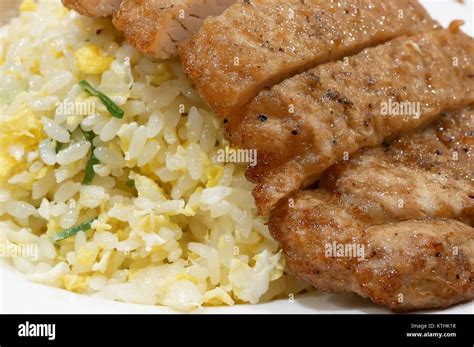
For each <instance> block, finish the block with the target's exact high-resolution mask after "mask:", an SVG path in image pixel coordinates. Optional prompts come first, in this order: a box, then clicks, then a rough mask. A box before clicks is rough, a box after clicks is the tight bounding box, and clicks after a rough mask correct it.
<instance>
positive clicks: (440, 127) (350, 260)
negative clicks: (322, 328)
mask: <svg viewBox="0 0 474 347" xmlns="http://www.w3.org/2000/svg"><path fill="white" fill-rule="evenodd" d="M473 123H474V106H473V107H470V108H467V109H464V110H463V111H461V112H456V113H454V114H450V115H444V116H443V117H442V119H441V120H440V121H439V122H438V123H437V124H435V125H433V126H432V127H430V128H429V129H427V130H425V131H420V132H417V133H415V134H413V135H409V136H406V137H404V138H402V139H400V140H397V141H395V142H393V144H392V145H391V146H390V147H380V148H374V149H370V150H366V151H364V152H363V153H361V154H358V155H357V156H356V157H355V158H353V159H352V160H350V161H349V162H348V163H345V164H337V165H335V166H333V167H332V168H331V169H330V170H329V171H328V172H327V173H326V174H325V175H324V176H323V177H322V179H321V182H320V188H319V189H318V190H315V191H301V192H296V193H294V194H292V195H291V196H290V198H289V199H285V200H283V201H281V202H280V203H279V204H278V206H277V207H276V208H275V209H274V210H273V211H272V213H271V216H270V231H271V233H272V235H273V236H274V237H275V238H276V239H277V240H278V241H279V242H280V244H281V246H282V248H283V250H284V253H285V255H286V259H287V266H288V267H289V269H290V270H291V271H293V272H294V273H295V274H297V275H298V276H300V277H301V278H303V279H305V280H308V281H309V282H311V283H312V284H313V285H314V286H315V287H316V288H319V289H321V290H324V291H331V292H342V291H350V292H355V293H357V294H359V295H361V296H363V297H367V298H370V299H371V300H372V301H374V302H376V303H378V304H382V305H387V306H388V307H390V308H391V309H394V310H401V311H406V310H414V309H427V308H436V307H446V306H449V305H452V304H455V303H458V302H463V301H466V300H471V299H472V298H473V297H474V283H473V279H474V229H473V228H472V227H471V226H472V224H473V223H474V181H473V179H474V177H473V176H472V175H473V172H474V171H473V168H474V159H473V156H474V134H473V132H472V130H473V129H474V127H473ZM447 218H449V219H447ZM459 221H463V222H464V223H461V222H459ZM469 225H471V226H469ZM333 245H336V246H338V245H342V246H343V247H345V246H346V245H349V246H351V245H355V246H354V247H356V246H359V247H362V249H363V253H364V256H363V257H362V258H361V257H360V254H356V255H354V254H352V256H348V257H347V256H342V257H338V256H334V253H332V254H328V249H333V247H332V246H333ZM336 246H334V247H336ZM348 249H352V248H350V247H348Z"/></svg>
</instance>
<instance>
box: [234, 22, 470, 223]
mask: <svg viewBox="0 0 474 347" xmlns="http://www.w3.org/2000/svg"><path fill="white" fill-rule="evenodd" d="M471 102H474V41H473V39H472V38H470V37H468V36H467V35H465V34H463V33H462V32H461V31H459V30H458V25H457V24H454V25H452V26H451V28H450V29H449V30H436V31H433V32H430V33H425V34H420V35H416V36H412V37H401V38H398V39H395V40H393V41H390V42H388V43H386V44H384V45H381V46H378V47H375V48H368V49H366V50H364V51H363V52H361V53H359V54H358V55H355V56H353V57H350V58H347V59H345V60H341V61H338V62H334V63H328V64H324V65H320V66H318V67H316V68H314V69H311V70H308V71H307V72H304V73H302V74H299V75H296V76H294V77H292V78H289V79H287V80H285V81H284V82H282V83H280V84H278V85H276V86H274V87H273V88H271V89H269V90H264V91H262V92H261V93H260V94H259V95H258V96H257V97H256V98H255V99H254V100H253V101H252V102H251V103H250V104H248V105H247V106H246V107H245V108H244V109H243V110H242V113H241V115H240V116H239V119H237V118H232V119H230V121H229V122H228V123H227V126H226V133H227V137H228V138H229V140H230V141H231V142H232V143H233V144H235V145H238V146H240V147H243V148H248V149H256V150H257V153H258V161H257V165H255V166H253V167H249V169H248V171H247V177H248V178H249V179H250V180H251V181H253V182H255V183H257V186H256V187H255V189H254V192H253V194H254V197H255V199H256V202H257V206H258V207H259V211H260V213H262V214H265V213H267V212H268V211H269V210H270V209H271V208H272V206H274V205H275V203H276V202H277V201H278V200H279V199H281V198H283V197H284V196H286V195H287V194H288V193H290V192H291V191H293V190H296V189H298V188H300V187H302V186H303V187H305V186H308V185H310V184H312V183H313V182H314V181H315V180H316V179H317V178H318V176H319V175H320V174H321V173H322V172H323V171H324V170H325V169H327V168H328V167H329V166H331V165H332V164H334V163H335V162H336V161H338V160H342V159H344V158H345V157H347V156H349V155H350V154H352V153H354V152H356V151H357V150H358V149H360V148H363V147H367V146H374V145H379V144H381V143H382V142H383V141H384V140H385V139H387V138H389V137H393V136H398V135H400V134H403V133H405V132H408V131H410V130H413V129H415V128H417V127H419V126H422V125H424V124H427V123H429V122H431V121H433V120H435V119H436V118H437V117H438V115H440V114H441V113H442V112H443V111H444V110H448V109H454V108H460V107H463V106H466V105H468V104H469V103H471Z"/></svg>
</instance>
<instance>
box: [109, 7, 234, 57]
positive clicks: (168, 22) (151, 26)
mask: <svg viewBox="0 0 474 347" xmlns="http://www.w3.org/2000/svg"><path fill="white" fill-rule="evenodd" d="M235 1H236V0H123V2H122V4H121V5H120V9H119V10H118V11H117V12H116V13H115V14H114V17H113V23H114V25H115V26H116V27H117V29H119V30H121V31H123V32H124V35H125V39H126V40H127V41H128V42H129V43H130V44H131V45H132V46H133V47H135V48H136V49H137V50H138V51H140V52H142V53H146V54H150V55H153V56H154V57H156V58H163V59H164V58H170V57H173V56H175V55H176V54H177V52H176V46H177V44H178V43H180V42H183V41H185V40H187V39H188V38H190V37H191V35H192V34H193V33H195V32H197V31H198V30H199V28H200V27H201V24H202V21H204V19H206V18H207V17H208V16H216V15H219V14H221V13H222V12H223V11H224V10H225V9H226V8H227V7H229V6H230V5H231V4H232V3H234V2H235Z"/></svg>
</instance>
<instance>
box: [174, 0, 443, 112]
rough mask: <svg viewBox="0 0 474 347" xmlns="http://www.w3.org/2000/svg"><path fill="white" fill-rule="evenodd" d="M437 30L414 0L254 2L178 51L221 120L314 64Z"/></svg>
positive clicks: (208, 25)
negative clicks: (411, 35)
mask: <svg viewBox="0 0 474 347" xmlns="http://www.w3.org/2000/svg"><path fill="white" fill-rule="evenodd" d="M436 26H437V23H436V22H435V21H433V20H432V19H431V18H430V16H429V15H428V13H427V12H426V11H425V9H424V8H423V7H422V6H421V5H420V4H419V3H418V2H417V1H416V0H378V1H373V0H349V1H343V2H341V1H336V0H329V1H328V0H305V1H300V0H286V1H281V0H251V1H241V2H238V3H236V4H234V5H232V6H231V7H229V8H228V9H227V10H226V11H225V12H224V13H223V14H222V15H221V16H218V17H215V18H212V19H208V20H206V22H205V23H204V24H203V26H202V28H201V30H200V31H199V33H198V34H197V35H195V36H194V38H193V39H192V40H191V41H190V42H189V43H187V44H185V45H183V46H182V47H181V48H180V56H181V58H182V60H183V65H184V69H185V71H186V73H187V75H188V76H189V77H190V78H191V79H192V80H193V81H194V82H195V83H196V87H197V90H198V91H199V93H200V95H201V96H202V97H203V98H204V100H205V101H207V103H208V104H209V105H210V106H211V107H212V108H213V109H214V110H215V111H216V112H217V113H218V114H219V115H221V116H228V115H234V114H238V113H239V112H238V110H239V109H240V108H241V107H242V106H243V105H245V104H246V103H248V102H249V101H250V100H251V99H252V98H253V97H254V96H256V95H257V93H258V92H259V91H260V90H261V89H262V88H263V87H268V86H272V85H274V84H276V83H278V82H280V81H283V80H284V79H286V78H287V77H290V76H292V75H294V74H297V73H300V72H303V71H305V70H307V69H309V68H312V67H314V66H316V65H318V64H321V63H326V62H328V61H332V60H337V59H339V58H342V57H344V56H346V55H351V54H355V53H357V52H359V51H360V50H362V49H364V48H366V47H368V46H375V45H377V44H380V43H383V42H386V41H388V40H390V39H392V38H395V37H398V36H401V35H405V34H414V33H419V32H424V31H430V30H432V29H433V28H434V27H436Z"/></svg>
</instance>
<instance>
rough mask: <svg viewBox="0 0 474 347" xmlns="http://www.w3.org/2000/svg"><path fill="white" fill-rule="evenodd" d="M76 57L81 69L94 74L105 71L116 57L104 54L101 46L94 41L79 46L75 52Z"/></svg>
mask: <svg viewBox="0 0 474 347" xmlns="http://www.w3.org/2000/svg"><path fill="white" fill-rule="evenodd" d="M74 57H75V58H76V63H77V66H78V68H79V70H80V71H81V72H84V73H87V74H92V75H99V74H101V73H103V72H104V71H106V70H107V69H108V68H109V67H110V65H111V64H112V62H113V61H114V58H112V57H109V56H107V55H105V54H103V52H101V50H100V48H99V47H97V46H96V45H94V44H92V43H90V44H87V45H85V46H83V47H81V48H79V49H78V50H77V51H76V52H74Z"/></svg>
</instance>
